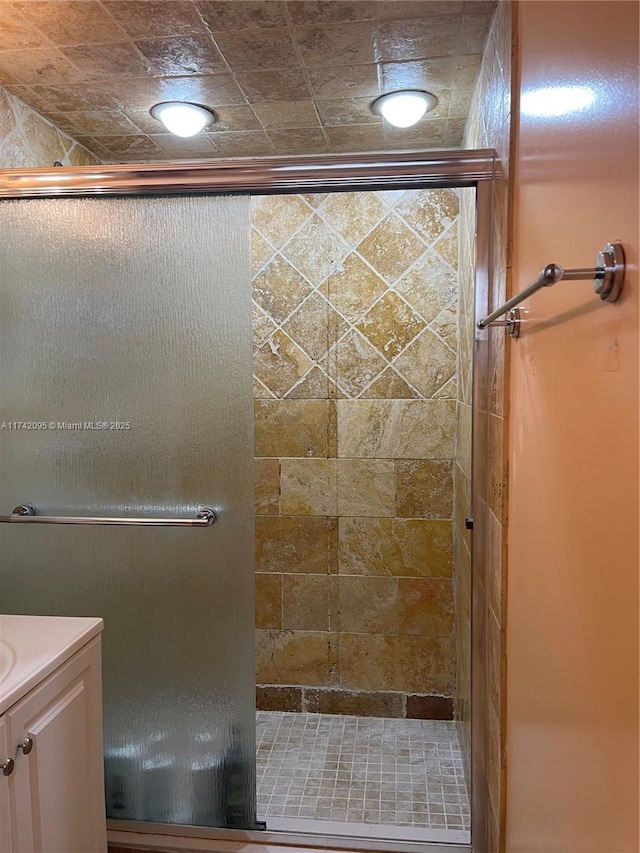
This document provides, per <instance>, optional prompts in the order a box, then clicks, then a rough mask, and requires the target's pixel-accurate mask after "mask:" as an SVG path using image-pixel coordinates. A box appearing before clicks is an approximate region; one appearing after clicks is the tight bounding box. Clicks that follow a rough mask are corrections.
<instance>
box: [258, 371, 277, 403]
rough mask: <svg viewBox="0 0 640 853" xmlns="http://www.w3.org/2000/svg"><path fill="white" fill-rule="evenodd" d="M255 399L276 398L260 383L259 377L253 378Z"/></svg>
mask: <svg viewBox="0 0 640 853" xmlns="http://www.w3.org/2000/svg"><path fill="white" fill-rule="evenodd" d="M253 399H254V400H274V399H275V397H274V395H273V394H272V393H271V391H269V389H268V388H267V387H266V386H265V385H263V384H262V382H260V380H259V379H258V378H257V377H255V376H254V377H253Z"/></svg>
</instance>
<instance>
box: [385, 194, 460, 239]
mask: <svg viewBox="0 0 640 853" xmlns="http://www.w3.org/2000/svg"><path fill="white" fill-rule="evenodd" d="M395 209H396V212H397V213H399V214H400V216H402V218H403V219H405V220H406V222H408V223H409V224H410V225H411V227H412V228H414V229H415V230H416V231H417V232H418V234H420V235H422V237H423V239H424V240H426V241H428V242H430V243H433V242H434V241H435V240H437V239H438V237H440V235H441V234H442V233H443V232H444V231H445V230H446V229H447V228H449V226H450V225H452V224H453V222H454V221H455V220H456V218H457V216H458V214H459V213H460V200H459V198H458V196H457V194H456V192H455V190H452V189H437V190H434V189H429V190H408V191H407V193H406V194H405V196H404V197H403V198H401V199H400V201H399V202H398V203H397V204H396V208H395Z"/></svg>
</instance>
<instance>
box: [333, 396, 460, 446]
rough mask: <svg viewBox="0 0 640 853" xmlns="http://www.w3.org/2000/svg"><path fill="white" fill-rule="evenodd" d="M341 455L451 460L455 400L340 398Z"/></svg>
mask: <svg viewBox="0 0 640 853" xmlns="http://www.w3.org/2000/svg"><path fill="white" fill-rule="evenodd" d="M336 407H337V413H338V455H339V456H341V457H344V456H346V457H359V458H377V459H452V458H453V450H454V436H455V402H454V401H452V400H337V401H336Z"/></svg>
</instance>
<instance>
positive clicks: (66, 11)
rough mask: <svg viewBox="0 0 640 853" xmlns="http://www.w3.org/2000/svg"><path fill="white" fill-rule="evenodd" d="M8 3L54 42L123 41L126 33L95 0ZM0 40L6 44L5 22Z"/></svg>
mask: <svg viewBox="0 0 640 853" xmlns="http://www.w3.org/2000/svg"><path fill="white" fill-rule="evenodd" d="M2 5H3V6H9V5H10V4H8V3H3V4H2ZM11 5H13V6H14V7H15V8H16V9H18V10H19V12H20V13H21V14H22V15H24V17H25V18H27V19H28V20H29V21H30V22H31V23H32V24H34V25H35V26H36V27H37V28H38V30H39V31H40V32H41V33H43V34H44V35H46V36H47V38H48V39H49V40H50V41H52V42H53V43H54V44H55V45H68V44H90V43H91V42H100V43H106V42H113V41H122V40H123V38H124V37H125V33H124V31H123V30H122V29H120V27H119V26H118V25H117V24H116V23H115V22H114V20H113V18H112V17H111V16H110V15H108V14H107V13H106V12H105V10H104V8H103V7H102V6H101V4H100V3H97V2H95V0H84V2H82V3H78V2H73V0H55V2H50V0H49V2H46V0H45V2H42V0H40V2H38V3H24V2H20V3H13V4H11ZM3 24H4V21H3ZM2 40H3V44H6V39H5V33H4V26H3V34H2ZM34 46H35V45H34ZM8 47H9V46H8V45H7V48H8Z"/></svg>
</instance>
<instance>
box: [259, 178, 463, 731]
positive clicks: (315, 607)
mask: <svg viewBox="0 0 640 853" xmlns="http://www.w3.org/2000/svg"><path fill="white" fill-rule="evenodd" d="M458 216H459V197H458V194H457V192H456V191H454V190H449V189H430V190H411V191H407V192H404V191H388V192H368V193H364V192H363V193H331V194H307V195H289V196H265V197H255V198H253V199H252V224H253V246H252V256H253V267H254V278H253V296H254V346H255V351H254V373H255V398H256V399H255V435H256V445H255V452H256V491H257V494H256V503H257V520H256V521H257V524H256V569H257V574H256V620H257V621H256V624H257V681H258V707H260V708H263V709H265V710H306V711H320V712H328V713H355V714H372V715H381V716H396V717H397V716H400V717H402V716H426V717H439V716H445V717H450V716H451V713H452V697H453V693H454V687H455V657H454V607H453V589H452V513H453V458H454V447H455V410H456V396H457V381H458V376H457V364H456V352H457V308H458V306H457V299H458V270H457V266H458V246H457V237H458Z"/></svg>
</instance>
